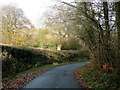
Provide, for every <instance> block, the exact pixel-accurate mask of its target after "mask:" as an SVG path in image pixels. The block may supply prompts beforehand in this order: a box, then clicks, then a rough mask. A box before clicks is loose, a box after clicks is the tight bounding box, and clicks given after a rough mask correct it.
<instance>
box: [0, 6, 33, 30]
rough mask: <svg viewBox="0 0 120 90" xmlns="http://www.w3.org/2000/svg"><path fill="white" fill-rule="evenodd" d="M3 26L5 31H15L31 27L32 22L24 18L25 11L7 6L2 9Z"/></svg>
mask: <svg viewBox="0 0 120 90" xmlns="http://www.w3.org/2000/svg"><path fill="white" fill-rule="evenodd" d="M0 14H1V18H2V20H1V25H2V29H4V30H15V29H16V28H17V29H18V28H19V29H21V28H24V27H30V26H31V23H30V21H29V20H28V19H27V18H26V17H25V16H24V14H23V11H22V10H21V9H20V8H17V7H15V6H13V5H5V6H3V7H1V8H0Z"/></svg>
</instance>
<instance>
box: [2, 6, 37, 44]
mask: <svg viewBox="0 0 120 90" xmlns="http://www.w3.org/2000/svg"><path fill="white" fill-rule="evenodd" d="M0 17H1V18H0V34H1V36H0V39H1V40H0V43H2V44H10V45H14V46H26V45H27V46H30V45H32V44H33V43H34V42H35V37H34V35H35V34H34V33H35V28H34V25H32V24H31V22H30V21H29V20H28V19H27V18H26V17H25V16H24V13H23V11H22V9H20V8H17V7H16V6H13V5H11V4H10V5H5V6H2V7H0ZM31 33H32V34H31Z"/></svg>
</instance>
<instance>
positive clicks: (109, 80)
mask: <svg viewBox="0 0 120 90" xmlns="http://www.w3.org/2000/svg"><path fill="white" fill-rule="evenodd" d="M98 67H99V66H98V65H95V64H88V65H85V66H82V67H79V68H78V70H77V71H78V72H80V79H83V80H85V81H86V82H87V84H89V86H90V87H91V88H97V89H102V90H120V84H119V82H120V76H119V73H118V71H117V70H115V69H114V70H111V71H105V70H103V69H102V68H98Z"/></svg>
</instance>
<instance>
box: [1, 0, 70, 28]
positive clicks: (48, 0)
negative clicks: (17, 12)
mask: <svg viewBox="0 0 120 90" xmlns="http://www.w3.org/2000/svg"><path fill="white" fill-rule="evenodd" d="M64 1H67V2H70V1H71V0H64ZM6 4H15V5H16V6H17V7H19V8H21V9H22V10H23V11H24V13H25V16H26V17H27V18H28V19H30V20H31V22H32V23H33V24H34V25H35V26H36V27H41V25H40V21H41V19H42V15H43V13H44V12H45V11H46V10H48V9H49V6H51V5H53V4H54V0H0V6H1V5H6Z"/></svg>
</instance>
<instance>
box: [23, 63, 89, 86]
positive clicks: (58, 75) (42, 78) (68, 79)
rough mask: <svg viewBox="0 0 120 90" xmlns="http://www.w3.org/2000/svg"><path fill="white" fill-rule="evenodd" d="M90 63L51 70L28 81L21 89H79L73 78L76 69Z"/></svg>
mask: <svg viewBox="0 0 120 90" xmlns="http://www.w3.org/2000/svg"><path fill="white" fill-rule="evenodd" d="M88 63H90V62H83V63H76V64H68V65H63V66H59V67H56V68H53V69H51V70H49V71H47V72H45V73H43V74H41V75H39V76H37V77H36V78H35V79H33V80H32V81H30V82H29V83H28V84H27V85H25V86H24V87H23V88H81V87H80V86H79V84H78V83H77V81H76V80H75V77H74V71H75V69H76V68H77V67H79V66H83V65H85V64H88Z"/></svg>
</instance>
